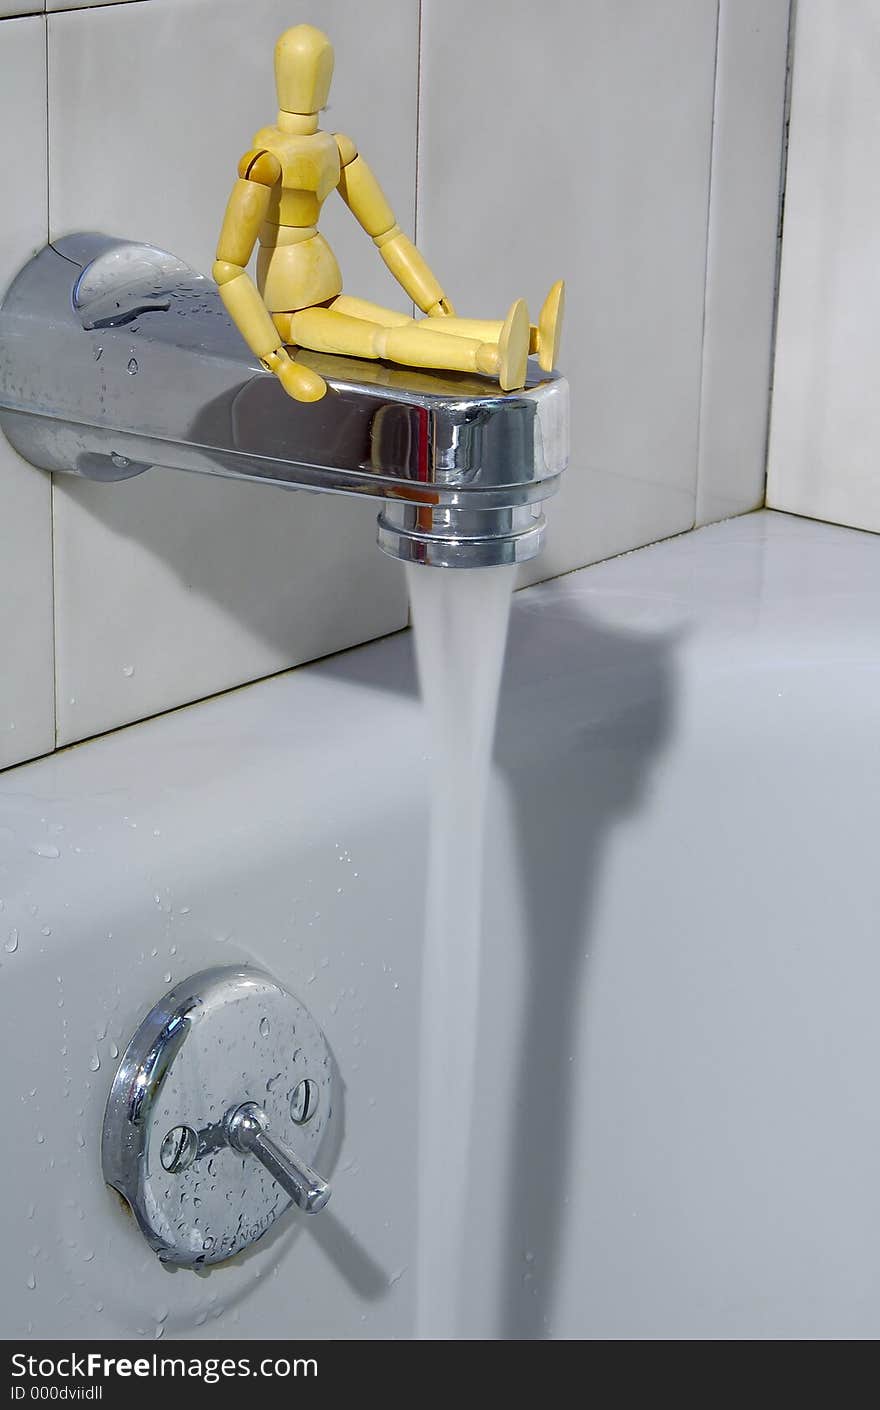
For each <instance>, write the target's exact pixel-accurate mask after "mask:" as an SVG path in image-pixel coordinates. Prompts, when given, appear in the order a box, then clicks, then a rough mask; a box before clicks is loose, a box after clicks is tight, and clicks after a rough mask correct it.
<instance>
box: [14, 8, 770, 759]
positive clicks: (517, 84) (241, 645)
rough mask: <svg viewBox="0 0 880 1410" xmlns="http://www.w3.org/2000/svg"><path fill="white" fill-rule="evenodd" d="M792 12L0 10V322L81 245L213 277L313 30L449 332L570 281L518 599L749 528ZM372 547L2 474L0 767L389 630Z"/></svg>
mask: <svg viewBox="0 0 880 1410" xmlns="http://www.w3.org/2000/svg"><path fill="white" fill-rule="evenodd" d="M44 9H45V12H46V13H43V10H44ZM37 11H39V12H40V13H35V12H37ZM787 13H788V3H787V0H765V2H764V3H759V0H720V3H719V0H664V4H663V5H662V6H658V5H656V4H653V3H651V0H627V3H619V0H552V2H551V0H548V3H546V4H544V5H542V6H541V7H535V6H534V5H533V4H530V3H527V0H506V3H504V2H503V0H423V3H422V4H421V5H420V4H419V3H418V0H373V3H371V4H370V5H369V6H364V5H360V4H356V3H354V0H310V3H309V2H308V0H248V2H247V4H243V3H242V0H112V2H111V3H105V4H100V5H94V6H89V5H85V4H73V3H70V0H66V3H65V2H64V0H48V3H47V4H46V5H45V7H43V6H41V5H39V4H37V3H35V2H34V0H31V3H26V4H10V3H9V2H8V0H0V74H2V83H0V155H2V158H3V166H4V171H5V172H6V173H7V176H6V185H7V191H8V192H10V193H14V194H13V195H12V197H11V199H7V201H6V203H5V205H4V207H3V211H2V214H0V290H2V289H4V288H5V287H6V286H7V285H8V283H9V282H10V280H11V279H12V278H13V277H14V275H15V273H16V272H17V270H18V269H19V268H20V267H21V265H22V264H23V263H24V262H25V260H26V259H27V258H28V257H29V256H30V255H31V254H32V253H34V252H35V251H36V250H37V249H39V248H40V246H41V245H42V244H43V243H44V242H45V240H46V238H47V234H48V235H49V236H51V237H52V238H56V237H59V236H61V235H64V234H66V233H69V232H71V231H75V230H80V229H98V230H103V231H106V232H108V233H112V234H117V235H121V236H127V237H133V238H137V239H142V240H146V241H148V242H151V243H155V244H158V245H161V246H165V247H166V248H168V249H170V250H172V251H173V252H174V253H175V254H177V255H179V256H180V257H182V258H183V259H185V260H187V261H189V262H191V263H192V264H194V265H196V266H197V267H199V268H203V269H209V268H210V264H211V262H212V258H213V250H214V244H215V240H216V232H217V227H218V222H219V220H220V217H221V214H222V210H223V206H224V202H225V199H226V196H227V193H228V189H229V186H230V184H231V181H232V180H233V178H234V175H235V166H236V163H237V160H238V156H239V155H240V153H241V152H242V151H244V150H246V148H247V147H248V145H249V143H250V139H251V135H252V133H253V132H254V131H255V130H256V128H257V127H258V126H260V125H261V124H262V123H263V122H265V121H266V120H267V119H269V118H271V116H272V115H273V113H274V106H275V105H274V93H273V84H272V69H271V57H272V44H273V42H274V39H275V37H276V36H277V34H278V33H280V31H281V30H283V29H284V28H286V27H287V26H288V25H290V24H294V23H297V22H299V21H302V20H306V19H308V20H310V21H311V22H313V23H317V24H319V25H321V26H322V27H323V28H324V29H326V30H327V32H328V33H329V34H330V35H331V37H332V38H333V40H334V43H335V46H336V55H337V66H336V81H335V83H334V89H333V93H332V94H331V111H330V112H329V114H328V116H327V120H326V123H327V126H328V127H330V128H332V129H334V130H337V129H341V130H342V131H346V132H349V133H350V134H351V135H352V136H354V137H355V138H356V140H357V142H358V145H359V146H360V148H361V150H362V151H363V152H364V153H365V155H367V157H368V160H370V162H371V164H372V165H373V166H374V168H375V169H376V171H377V173H378V174H379V176H380V178H381V180H382V182H383V185H384V186H385V188H386V191H387V193H388V195H389V198H390V199H391V202H392V204H393V205H394V207H395V209H396V211H397V213H398V216H399V219H400V223H401V225H402V226H403V227H404V228H405V229H407V230H409V231H415V230H416V227H417V230H418V238H419V241H420V244H421V245H422V246H423V248H424V250H425V252H426V254H427V256H428V258H429V260H430V261H431V263H432V264H433V265H434V266H435V267H436V269H437V271H438V273H439V274H440V277H441V278H442V279H443V281H444V283H445V284H446V285H447V287H448V289H449V292H450V294H451V296H452V297H453V299H454V300H455V302H456V304H457V305H458V307H459V309H460V311H463V312H470V311H473V312H475V313H483V312H484V311H491V313H493V314H494V313H500V312H503V310H504V309H505V308H506V307H507V305H508V304H509V302H510V300H511V299H512V298H513V297H515V296H518V295H521V294H522V295H525V296H526V297H527V298H528V299H529V302H530V305H531V306H532V308H533V310H535V311H537V308H538V307H539V306H540V302H541V300H542V298H543V296H544V293H545V292H546V288H547V286H548V285H549V283H550V282H551V281H552V280H553V279H555V278H557V277H559V276H560V275H564V276H565V277H566V278H567V280H568V283H569V293H570V297H569V317H568V326H567V334H566V340H565V344H564V353H563V367H564V370H565V371H566V373H567V375H568V376H569V377H570V380H571V383H572V388H573V397H574V411H573V457H572V465H571V469H570V471H569V473H568V476H567V483H566V485H565V488H564V490H563V492H562V494H561V496H560V497H559V499H558V501H557V502H556V503H555V504H554V505H553V506H552V507H551V516H552V517H551V525H550V536H549V545H548V549H547V551H546V553H545V555H544V556H543V557H542V558H541V559H540V560H539V561H538V562H537V563H535V564H533V565H529V569H528V571H527V572H525V573H524V575H523V576H524V580H526V579H534V578H536V577H546V576H550V575H553V574H555V573H559V572H563V571H567V570H568V569H571V568H575V567H578V566H582V565H583V564H585V563H588V562H592V561H595V560H596V559H599V558H602V557H606V556H608V555H610V554H613V553H617V552H620V551H623V550H625V549H628V548H633V547H635V546H637V545H640V544H643V543H646V542H649V541H652V540H654V539H658V538H662V537H664V536H666V535H669V534H673V533H678V532H680V531H682V530H684V529H688V528H690V527H692V525H693V524H694V523H695V522H704V521H705V520H706V519H709V518H713V517H720V516H722V515H726V514H731V513H739V512H743V511H745V510H747V509H750V508H752V507H754V505H755V504H757V503H759V502H760V501H761V498H762V492H763V490H762V487H763V437H764V427H765V425H766V416H767V384H768V377H767V375H766V369H767V367H769V359H770V321H771V318H772V305H773V273H774V268H775V264H774V261H775V249H776V195H777V190H778V172H779V150H780V142H781V132H782V124H781V112H782V101H783V94H784V83H785V40H786V33H787ZM379 76H380V77H381V81H378V77H379ZM324 228H325V229H326V232H327V234H328V236H329V238H330V239H331V241H332V243H333V244H334V247H335V248H336V249H337V253H338V255H339V257H340V263H341V265H342V267H343V270H344V271H345V275H346V286H347V288H348V289H350V290H351V291H356V292H359V293H362V294H363V295H365V296H366V297H368V298H375V299H380V300H382V301H383V302H386V303H400V302H401V299H402V295H399V293H398V292H397V291H396V290H395V287H394V286H393V284H392V283H391V281H390V276H389V275H388V274H387V273H386V271H385V269H384V266H382V265H381V262H380V261H378V259H377V258H376V256H375V252H374V251H373V249H372V247H371V245H370V243H369V241H367V240H366V237H364V236H363V235H362V234H361V232H360V231H359V230H358V228H357V226H356V225H355V223H354V222H353V220H352V219H351V217H350V215H349V214H348V213H347V212H346V211H345V209H344V208H343V207H342V204H341V202H336V203H334V202H332V201H331V202H330V203H328V207H327V211H326V222H325V224H324ZM707 280H708V283H707ZM401 306H404V305H403V304H401ZM50 356H51V350H47V358H48V357H50ZM730 386H732V387H733V388H734V389H735V391H734V395H735V405H736V408H737V411H736V414H735V415H733V416H731V414H730V411H729V403H728V402H725V389H726V388H728V387H730ZM373 518H374V509H373V507H372V506H371V505H369V504H361V503H358V502H355V501H352V502H347V501H345V500H342V499H339V498H335V497H333V498H322V497H320V496H311V495H304V494H296V495H282V494H280V492H279V493H278V494H273V493H271V492H270V491H268V490H266V489H264V488H262V487H254V486H248V485H241V484H236V483H233V482H220V481H217V480H204V479H202V478H201V477H198V476H189V477H187V476H183V475H180V474H178V473H176V472H167V471H158V470H154V471H151V472H149V473H148V474H146V475H144V476H141V477H139V478H136V479H134V480H130V481H127V482H125V483H122V484H119V485H115V486H102V485H93V484H89V483H87V482H85V481H78V480H74V479H72V478H70V477H64V476H59V477H57V479H56V483H55V485H54V488H53V487H51V486H50V483H49V480H48V477H47V476H45V475H44V474H43V473H42V472H40V471H36V470H32V469H31V468H30V467H28V466H25V465H24V464H23V463H22V462H21V461H19V460H18V459H17V458H16V456H15V454H14V453H13V452H12V451H11V450H10V449H9V448H8V446H7V445H6V444H5V442H0V660H2V673H0V766H8V765H10V764H14V763H16V762H19V761H21V760H23V759H27V758H31V757H33V756H35V755H37V754H40V753H45V752H47V751H49V750H51V749H52V748H54V747H55V746H56V744H67V743H70V742H72V741H75V740H78V739H83V738H86V737H88V736H90V735H92V734H95V733H98V732H100V731H103V730H107V729H110V728H113V727H115V726H118V725H120V724H124V723H126V722H129V721H131V720H135V719H139V718H143V717H145V716H147V715H150V714H154V713H156V712H157V711H160V710H164V709H168V708H171V707H173V706H176V705H179V704H183V703H185V702H187V701H190V700H195V699H198V698H200V697H202V696H205V695H209V694H211V693H213V692H216V691H219V690H223V689H226V688H228V687H230V686H233V685H237V684H240V683H243V682H245V681H248V680H253V679H256V678H258V677H260V676H263V675H266V674H269V673H271V672H273V671H278V670H282V669H284V668H285V667H288V666H291V665H295V664H298V663H300V662H303V661H307V660H310V659H312V658H314V657H317V656H321V655H324V654H326V653H328V652H331V651H336V650H339V649H340V648H343V647H345V646H348V645H351V644H353V643H355V642H359V641H363V640H367V639H369V638H371V637H375V636H378V635H381V634H383V633H386V632H389V631H393V630H395V629H397V628H399V627H400V626H402V625H403V624H404V623H405V621H406V600H405V592H404V584H403V574H402V572H401V570H400V568H399V566H398V565H397V564H394V563H391V562H390V561H388V560H386V559H384V558H383V557H382V555H381V554H379V552H378V551H377V550H376V548H375V546H374V532H373Z"/></svg>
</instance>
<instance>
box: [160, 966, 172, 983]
mask: <svg viewBox="0 0 880 1410" xmlns="http://www.w3.org/2000/svg"><path fill="white" fill-rule="evenodd" d="M162 979H163V982H164V983H165V984H170V983H171V970H170V969H166V971H165V973H164V974H163V975H162Z"/></svg>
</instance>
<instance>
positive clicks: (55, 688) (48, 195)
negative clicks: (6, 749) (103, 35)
mask: <svg viewBox="0 0 880 1410" xmlns="http://www.w3.org/2000/svg"><path fill="white" fill-rule="evenodd" d="M43 35H44V41H45V57H46V69H45V73H46V244H47V245H48V244H49V235H50V230H51V206H50V200H51V181H50V179H49V151H50V147H49V16H48V14H44V15H43ZM49 561H50V570H51V578H52V580H51V595H52V738H53V742H54V746H55V748H56V749H57V748H58V700H59V691H58V615H57V603H58V574H57V565H56V562H55V476H54V474H50V475H49Z"/></svg>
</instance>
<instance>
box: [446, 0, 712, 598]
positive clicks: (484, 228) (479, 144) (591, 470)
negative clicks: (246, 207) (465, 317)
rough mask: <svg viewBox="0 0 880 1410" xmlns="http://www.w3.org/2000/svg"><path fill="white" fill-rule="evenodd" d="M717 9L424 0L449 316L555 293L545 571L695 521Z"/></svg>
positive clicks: (497, 310)
mask: <svg viewBox="0 0 880 1410" xmlns="http://www.w3.org/2000/svg"><path fill="white" fill-rule="evenodd" d="M716 19H717V15H716V5H715V4H713V3H707V2H706V0H669V2H668V3H666V4H663V5H656V4H654V3H651V0H638V3H631V4H628V5H625V6H624V5H620V4H618V3H613V2H612V0H567V2H566V3H557V4H554V5H545V6H541V7H540V9H536V8H535V7H534V6H532V5H528V4H515V5H511V4H509V3H505V0H484V3H482V4H480V5H473V4H471V3H469V0H426V3H425V4H424V5H423V32H422V96H421V119H420V151H419V236H420V241H421V243H422V245H423V248H424V249H425V252H426V254H427V255H428V257H429V259H430V260H431V263H432V264H433V265H434V267H435V268H436V270H437V272H438V275H439V277H440V278H441V280H443V281H444V282H445V284H446V285H447V287H448V291H449V294H450V296H451V298H452V299H453V301H454V302H455V304H456V306H457V307H458V309H459V310H460V311H461V312H465V313H480V314H484V315H489V314H493V315H496V316H497V315H499V314H501V313H503V312H504V310H505V309H506V308H507V306H508V304H509V303H510V301H511V300H512V299H513V298H514V297H516V296H517V295H524V296H526V297H527V298H528V301H529V306H530V308H531V310H532V313H533V315H537V312H538V309H539V308H540V304H541V301H542V299H543V298H544V295H545V293H546V291H547V288H548V286H549V285H550V283H551V282H552V281H553V280H554V279H557V278H559V277H560V276H565V278H566V279H567V281H568V314H567V327H566V333H565V337H564V342H563V348H562V355H561V359H560V365H561V370H562V371H563V372H565V374H566V375H567V376H568V377H569V379H570V381H571V385H572V396H573V407H572V461H571V467H570V469H569V471H568V475H567V481H566V484H565V486H564V488H563V490H562V492H561V494H560V496H559V498H558V499H557V501H556V502H555V504H553V505H552V506H550V514H551V516H552V517H551V519H550V534H549V539H548V546H547V549H546V551H545V554H544V555H543V557H542V558H540V559H538V560H537V562H536V563H534V564H530V565H529V566H528V569H527V571H526V573H525V574H524V578H525V579H527V580H528V579H534V578H536V577H543V576H548V575H550V574H553V573H559V572H562V571H565V570H567V569H570V568H574V567H577V566H578V565H581V564H584V563H589V562H591V561H593V560H595V559H598V558H603V557H606V556H607V555H609V554H612V553H616V552H620V551H621V550H623V549H627V548H631V547H633V546H635V545H637V544H642V543H645V542H647V541H649V540H651V539H655V538H661V537H663V536H664V535H666V534H672V533H675V532H677V531H679V530H682V529H686V528H689V527H690V526H691V525H692V524H693V521H694V499H695V484H696V460H697V427H698V409H699V396H700V355H701V353H700V350H701V339H702V325H703V289H704V278H705V263H706V223H707V206H708V191H709V157H710V147H711V133H712V107H713V82H714V69H715V41H716Z"/></svg>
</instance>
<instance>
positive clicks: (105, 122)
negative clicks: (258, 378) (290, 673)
mask: <svg viewBox="0 0 880 1410" xmlns="http://www.w3.org/2000/svg"><path fill="white" fill-rule="evenodd" d="M311 17H314V6H309V5H308V4H306V3H303V0H298V3H291V0H253V2H252V3H249V4H248V6H247V22H246V23H245V22H244V20H243V9H242V5H241V3H240V0H190V3H187V4H185V5H184V4H181V3H180V0H148V3H132V4H126V5H113V6H110V7H108V8H103V9H89V10H85V11H76V12H73V13H66V14H60V15H53V16H50V18H49V21H48V24H49V75H50V78H49V82H50V197H51V199H50V223H51V229H52V231H53V234H55V235H58V234H61V233H64V232H69V231H73V230H77V229H98V230H104V231H107V232H109V233H111V234H118V235H123V236H129V237H136V238H139V239H144V240H147V241H150V242H153V243H156V244H158V245H162V246H165V247H166V248H168V249H170V250H172V251H173V252H174V253H175V254H176V255H179V256H180V257H181V258H183V259H185V260H187V261H189V262H190V263H192V264H194V265H195V266H197V267H199V268H202V269H210V266H211V263H212V261H213V257H214V247H215V244H216V238H217V232H218V228H219V223H220V220H221V218H222V214H223V209H224V206H225V202H226V198H227V195H228V192H229V189H230V187H231V184H232V182H233V180H234V179H235V170H236V166H237V163H238V158H239V156H240V155H241V153H242V152H243V151H246V150H247V148H248V146H249V144H250V141H251V138H252V136H253V133H254V132H255V131H256V129H257V128H258V127H259V126H260V125H261V124H262V123H264V122H266V121H268V120H271V118H272V117H273V116H274V113H275V109H276V101H275V92H274V82H273V76H272V49H273V45H274V42H275V39H276V38H277V36H278V34H279V33H280V32H281V31H282V30H283V29H285V28H286V27H287V26H289V25H291V24H294V23H296V22H297V21H299V20H303V19H308V18H311ZM377 18H379V19H381V23H377ZM320 22H321V24H322V25H323V26H324V28H325V29H326V30H327V32H328V33H329V34H330V36H331V38H332V39H333V40H334V43H335V46H336V52H337V64H336V78H335V81H334V88H333V93H332V94H331V105H332V107H331V111H330V112H329V113H328V115H327V119H326V123H327V126H328V127H330V128H333V129H342V130H343V131H347V132H350V133H351V134H352V135H353V136H355V137H356V138H357V140H358V144H359V146H360V147H361V149H362V150H363V151H364V152H365V153H366V154H368V156H369V158H370V160H371V163H372V165H373V166H374V167H375V169H376V171H377V173H378V174H379V175H380V177H381V179H382V182H383V184H384V186H385V187H386V189H387V192H388V195H389V198H390V199H391V201H392V203H393V204H394V205H395V207H396V210H397V211H398V213H399V217H400V221H401V224H402V225H403V226H404V227H407V228H409V229H412V225H413V212H414V192H415V124H416V104H417V83H418V73H417V61H418V29H417V25H418V13H417V7H415V6H414V5H412V4H411V3H409V0H382V3H381V5H373V6H370V7H369V11H366V10H365V9H364V8H363V7H359V6H358V5H356V4H355V3H353V0H335V2H334V3H327V4H324V5H323V6H321V15H320ZM132 55H137V63H136V64H133V63H132ZM386 72H387V73H389V74H393V75H394V82H393V83H384V82H383V83H377V82H376V77H375V76H376V74H377V73H386ZM334 206H336V207H338V208H337V209H334ZM322 228H323V229H326V231H327V233H328V236H329V238H330V239H331V241H332V242H333V244H334V246H335V247H336V249H337V252H338V254H339V257H340V264H341V265H342V268H343V272H344V274H345V277H346V287H347V288H348V289H349V290H350V291H352V292H354V291H357V292H362V293H363V294H364V295H366V296H367V297H372V298H381V299H383V300H384V301H386V302H390V301H394V300H395V298H396V295H395V288H396V286H394V285H393V283H392V281H391V279H390V276H389V275H388V274H387V272H386V271H385V269H384V266H382V264H381V261H380V260H379V259H378V257H377V255H376V252H375V250H374V249H373V246H372V244H371V242H370V241H369V240H368V239H367V237H366V236H364V235H363V233H362V232H361V231H360V230H359V228H358V227H357V225H356V224H355V222H354V221H353V219H352V217H351V216H350V214H349V213H348V211H346V210H345V209H344V207H343V205H342V202H341V201H338V200H337V199H336V198H331V201H330V202H328V210H327V219H326V222H325V221H322ZM397 295H400V291H399V290H397ZM400 299H401V300H402V295H400ZM402 306H405V305H402ZM96 491H97V492H96ZM374 520H375V508H374V507H373V506H372V505H370V504H369V503H366V502H353V501H352V502H346V501H344V500H342V499H340V498H338V497H335V496H334V497H333V498H331V499H321V498H319V497H315V496H311V495H305V494H298V495H286V494H284V493H283V492H277V493H276V492H275V491H273V490H272V489H271V488H268V487H261V486H247V485H233V484H221V483H219V482H218V481H205V480H197V479H187V478H186V477H184V476H182V475H180V474H177V473H174V472H172V473H170V474H166V473H160V472H151V473H150V474H149V475H148V476H146V477H144V478H142V479H141V480H138V481H131V482H129V483H127V484H125V485H121V486H104V487H100V486H98V487H93V486H90V485H87V484H84V483H79V482H77V481H72V480H71V481H68V482H63V480H62V477H59V480H58V484H57V488H56V500H55V522H56V573H57V595H56V598H57V623H56V625H57V641H58V661H59V667H58V671H59V675H58V679H59V691H58V700H59V737H60V739H62V740H65V741H66V740H70V739H76V738H81V737H82V736H84V735H87V734H91V733H94V732H95V731H96V730H100V729H106V728H108V727H110V726H112V725H115V724H119V723H122V722H124V721H127V720H131V719H135V718H138V717H140V716H143V715H146V714H149V713H151V712H153V711H155V710H159V709H163V708H167V707H168V706H171V705H175V704H178V703H180V702H182V701H184V700H190V699H194V698H197V697H199V696H202V695H205V694H207V693H210V692H211V691H214V690H218V689H221V688H224V687H226V686H229V685H233V684H235V683H237V682H241V681H245V680H249V679H253V678H255V677H257V676H259V675H263V674H266V673H267V672H270V671H276V670H280V669H282V668H283V667H285V666H287V665H290V664H292V663H296V662H299V661H302V660H305V659H308V658H310V657H312V656H318V655H321V654H323V653H325V652H328V651H333V650H336V649H338V648H340V647H342V646H345V645H350V644H352V643H353V642H356V641H359V640H363V639H365V638H367V637H370V636H376V635H378V634H380V633H382V632H385V631H391V630H394V629H395V628H397V627H399V626H401V625H402V624H403V623H404V621H405V619H406V602H405V592H404V586H403V575H402V571H401V570H400V569H399V567H398V565H397V564H394V563H392V562H390V561H389V560H387V559H385V558H384V557H383V556H382V555H381V554H380V553H379V552H378V550H377V549H376V548H375V542H374V540H375V530H374ZM131 666H133V667H134V672H133V673H132V674H129V675H125V674H124V673H123V672H124V668H127V667H131ZM71 701H74V702H75V703H74V704H71V703H70V702H71Z"/></svg>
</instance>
